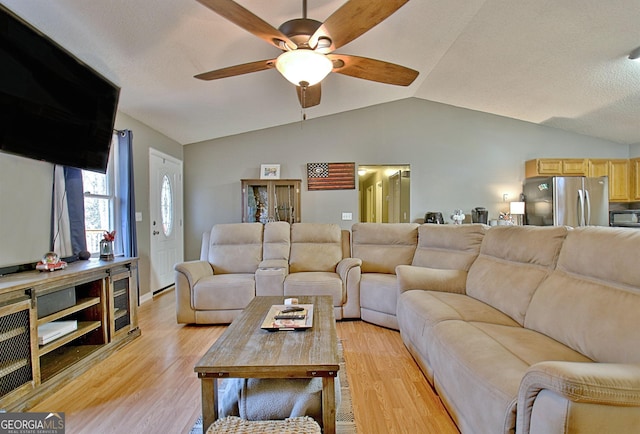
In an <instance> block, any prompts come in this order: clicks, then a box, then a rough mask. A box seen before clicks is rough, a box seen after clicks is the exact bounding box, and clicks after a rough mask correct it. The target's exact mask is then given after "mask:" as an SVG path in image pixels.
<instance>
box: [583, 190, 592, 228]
mask: <svg viewBox="0 0 640 434" xmlns="http://www.w3.org/2000/svg"><path fill="white" fill-rule="evenodd" d="M584 198H585V202H586V203H585V211H586V214H587V218H586V220H585V224H586V225H587V226H588V225H590V224H591V199H590V198H589V190H585V191H584Z"/></svg>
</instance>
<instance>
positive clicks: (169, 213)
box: [160, 175, 173, 237]
mask: <svg viewBox="0 0 640 434" xmlns="http://www.w3.org/2000/svg"><path fill="white" fill-rule="evenodd" d="M160 212H161V214H162V215H161V218H162V231H163V232H164V236H165V237H168V236H169V235H171V232H172V231H173V188H172V187H171V179H170V178H169V177H168V176H167V175H164V176H163V177H162V187H161V190H160Z"/></svg>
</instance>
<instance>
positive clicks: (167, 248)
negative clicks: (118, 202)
mask: <svg viewBox="0 0 640 434" xmlns="http://www.w3.org/2000/svg"><path fill="white" fill-rule="evenodd" d="M149 194H150V197H149V207H150V210H149V217H150V223H151V224H150V231H151V234H150V235H151V237H150V239H151V242H150V248H151V252H150V254H149V260H150V267H149V268H150V270H149V273H150V276H149V282H150V283H149V284H150V289H151V292H152V293H153V292H157V291H159V290H161V289H164V288H167V287H169V286H171V285H173V283H174V278H173V266H174V265H175V264H176V263H178V262H182V261H183V227H182V161H180V160H178V159H176V158H174V157H171V156H169V155H166V154H163V153H162V152H160V151H157V150H155V149H150V150H149Z"/></svg>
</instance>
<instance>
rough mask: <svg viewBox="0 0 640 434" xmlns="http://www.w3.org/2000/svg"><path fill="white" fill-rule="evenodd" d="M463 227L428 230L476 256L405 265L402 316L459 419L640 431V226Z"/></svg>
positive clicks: (536, 429)
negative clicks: (456, 263) (468, 261)
mask: <svg viewBox="0 0 640 434" xmlns="http://www.w3.org/2000/svg"><path fill="white" fill-rule="evenodd" d="M459 228H462V229H461V230H460V232H459V233H456V229H457V228H456V227H455V226H450V227H449V228H447V229H444V228H439V227H437V226H436V225H433V226H430V227H425V234H429V235H430V236H431V237H432V239H433V242H437V241H436V240H437V239H439V238H440V235H442V238H441V239H448V240H449V241H450V242H451V243H453V244H457V246H458V250H460V251H463V252H467V253H469V254H470V255H471V256H473V255H474V251H477V253H476V254H475V255H477V257H476V258H475V259H474V260H473V261H472V263H471V264H470V267H468V269H467V270H465V268H466V263H465V261H460V265H459V267H457V269H446V268H447V265H448V264H447V263H441V262H440V261H439V260H438V261H430V260H426V261H424V262H423V263H422V264H421V266H399V267H398V269H397V276H398V285H399V286H398V288H399V291H400V295H399V297H398V306H397V317H398V323H399V328H400V333H401V335H402V339H403V341H404V342H405V344H406V346H407V348H408V349H409V350H410V352H411V353H412V354H413V356H414V358H415V359H416V361H417V362H418V364H419V365H420V366H421V368H422V369H423V371H424V373H425V374H426V376H427V378H428V379H429V381H430V382H431V383H432V385H433V386H434V388H435V389H436V391H437V392H438V394H439V395H440V397H441V399H442V401H443V403H444V404H445V406H446V407H447V409H448V411H449V413H450V414H451V416H452V417H453V419H454V421H455V422H456V424H457V425H458V427H459V428H460V430H461V431H462V432H463V433H492V434H495V433H513V432H516V433H523V434H525V433H536V434H543V433H544V434H551V433H635V432H640V333H639V330H640V267H638V265H639V263H638V258H639V257H640V255H639V253H640V232H638V231H634V230H631V229H626V230H625V229H613V228H596V227H588V228H579V229H568V228H565V227H550V228H549V227H547V228H542V227H529V226H520V227H496V228H491V229H488V230H485V232H486V233H485V234H484V235H480V232H482V231H477V233H473V230H472V228H473V226H464V225H463V226H460V227H459ZM421 229H422V227H421ZM451 229H453V230H451ZM421 235H422V234H421ZM479 236H481V238H482V241H481V243H480V245H479V249H478V248H477V246H478V237H479ZM465 244H466V246H467V248H465ZM448 254H451V255H453V257H454V258H455V257H457V258H458V259H461V256H460V252H448V253H447V255H448ZM452 261H455V260H454V259H452Z"/></svg>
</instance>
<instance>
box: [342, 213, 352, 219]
mask: <svg viewBox="0 0 640 434" xmlns="http://www.w3.org/2000/svg"><path fill="white" fill-rule="evenodd" d="M342 220H353V213H350V212H343V213H342Z"/></svg>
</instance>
